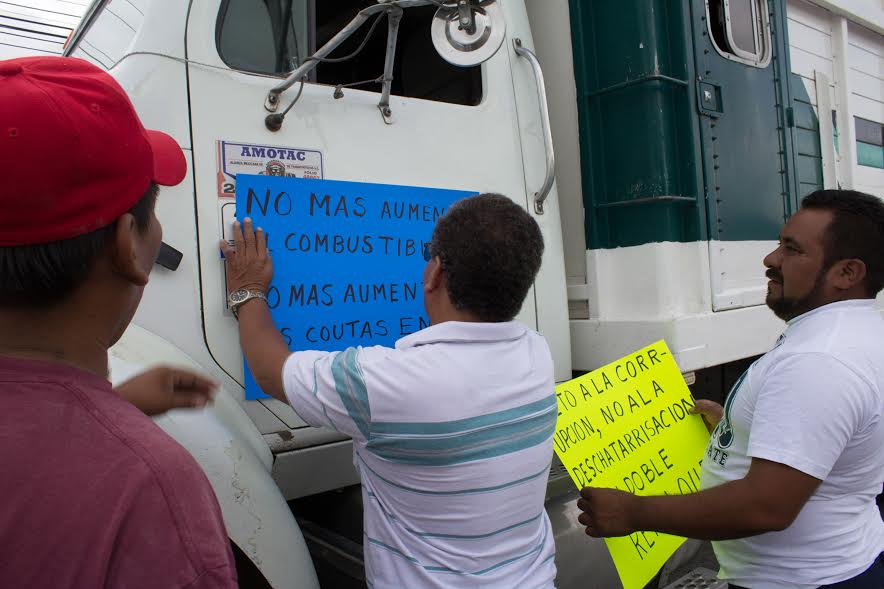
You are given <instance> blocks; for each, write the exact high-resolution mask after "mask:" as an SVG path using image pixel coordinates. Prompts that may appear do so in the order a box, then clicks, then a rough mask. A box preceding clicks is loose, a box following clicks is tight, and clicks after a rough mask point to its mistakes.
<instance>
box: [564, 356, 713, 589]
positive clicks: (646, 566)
mask: <svg viewBox="0 0 884 589" xmlns="http://www.w3.org/2000/svg"><path fill="white" fill-rule="evenodd" d="M556 396H557V397H558V405H559V417H558V421H557V423H556V434H555V438H554V439H555V450H556V454H557V455H558V456H559V459H561V461H562V464H564V465H565V468H566V469H567V470H568V473H569V474H570V475H571V479H572V480H573V481H574V483H575V484H576V485H577V488H578V489H580V488H583V487H585V486H592V487H610V488H616V489H620V490H622V491H628V492H630V493H635V494H636V495H678V494H683V493H691V492H695V491H698V490H699V485H700V462H701V460H702V458H703V451H704V449H705V447H706V442H707V441H708V439H709V434H708V432H707V431H706V427H705V426H704V425H703V421H702V419H701V418H700V417H699V416H697V415H691V414H690V409H691V408H692V407H693V405H694V402H693V398H692V397H691V393H690V391H689V390H688V387H687V385H686V384H685V382H684V379H683V378H682V376H681V372H680V371H679V369H678V366H677V365H676V363H675V360H674V359H673V358H672V354H671V352H670V351H669V348H668V347H667V346H666V342H664V341H663V340H660V341H658V342H656V343H654V344H652V345H650V346H648V347H646V348H644V349H641V350H638V351H637V352H634V353H633V354H630V355H629V356H626V357H624V358H621V359H620V360H617V361H616V362H612V363H611V364H608V365H607V366H603V367H602V368H599V369H598V370H594V371H593V372H590V373H588V374H584V375H583V376H581V377H579V378H575V379H574V380H571V381H568V382H566V383H563V384H561V385H559V386H557V387H556ZM605 541H606V542H607V544H608V549H609V550H610V551H611V556H612V558H613V559H614V565H615V566H616V567H617V572H618V573H619V574H620V580H621V581H622V582H623V587H624V589H641V587H644V585H645V584H646V583H647V582H648V581H649V580H650V579H651V578H653V576H654V575H655V574H656V573H657V571H658V570H659V569H660V567H662V566H663V564H664V563H665V562H666V559H668V558H669V557H670V556H671V555H672V553H673V552H675V550H676V549H677V548H678V547H679V546H680V545H681V543H682V542H684V538H680V537H677V536H670V535H667V534H658V533H657V532H637V533H634V534H629V535H628V536H624V537H620V538H606V539H605Z"/></svg>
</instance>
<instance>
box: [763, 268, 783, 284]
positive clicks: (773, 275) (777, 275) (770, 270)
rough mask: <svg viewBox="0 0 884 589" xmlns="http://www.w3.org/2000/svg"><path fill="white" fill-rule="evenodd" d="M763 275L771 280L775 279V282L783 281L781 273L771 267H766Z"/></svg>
mask: <svg viewBox="0 0 884 589" xmlns="http://www.w3.org/2000/svg"><path fill="white" fill-rule="evenodd" d="M764 275H765V276H767V277H768V278H770V279H771V280H776V281H777V282H782V281H783V275H782V274H780V273H779V272H777V271H776V270H774V269H773V268H768V269H767V272H765V273H764Z"/></svg>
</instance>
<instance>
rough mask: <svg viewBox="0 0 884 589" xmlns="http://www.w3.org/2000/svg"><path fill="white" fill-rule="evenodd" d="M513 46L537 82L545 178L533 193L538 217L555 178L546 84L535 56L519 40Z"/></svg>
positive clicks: (515, 40) (554, 156)
mask: <svg viewBox="0 0 884 589" xmlns="http://www.w3.org/2000/svg"><path fill="white" fill-rule="evenodd" d="M513 46H514V47H515V50H516V54H517V55H519V57H524V58H525V59H527V60H528V63H530V64H531V69H533V70H534V78H535V79H536V81H537V101H538V102H539V103H540V123H541V126H542V127H543V142H544V146H545V147H546V177H545V178H544V179H543V186H541V187H540V190H538V191H537V192H535V193H534V212H535V213H537V214H538V215H542V214H543V203H544V201H546V197H548V196H549V191H550V190H552V185H553V180H555V177H556V154H555V150H554V149H553V138H552V128H551V127H550V124H549V106H548V105H547V104H546V84H545V83H544V81H543V70H542V69H541V68H540V62H539V61H538V60H537V56H536V55H534V52H533V51H531V50H530V49H526V48H525V47H522V40H521V39H513Z"/></svg>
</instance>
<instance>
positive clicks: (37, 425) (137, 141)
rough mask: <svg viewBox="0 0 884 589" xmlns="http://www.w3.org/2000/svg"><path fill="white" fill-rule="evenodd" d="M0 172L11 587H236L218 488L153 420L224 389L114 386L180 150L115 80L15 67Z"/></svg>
mask: <svg viewBox="0 0 884 589" xmlns="http://www.w3.org/2000/svg"><path fill="white" fill-rule="evenodd" d="M0 161H2V162H3V178H2V182H0V415H2V416H3V418H2V419H3V421H2V424H0V464H2V465H3V469H4V472H3V476H2V477H0V498H2V504H0V551H2V553H3V557H2V558H0V586H2V587H38V588H39V587H53V588H65V587H70V588H75V587H76V588H82V587H129V588H136V589H137V588H142V587H143V588H148V587H151V588H154V587H163V588H170V587H181V588H183V587H188V588H192V589H199V588H206V589H209V588H212V589H214V588H225V587H235V586H236V571H235V566H234V564H233V556H232V554H231V550H230V544H229V541H228V539H227V534H226V532H225V529H224V523H223V521H222V519H221V510H220V508H219V506H218V501H217V499H216V498H215V495H214V493H213V491H212V488H211V486H210V485H209V482H208V480H207V479H206V477H205V475H204V474H203V472H202V471H201V470H200V468H199V466H198V465H197V463H196V462H195V461H194V460H193V458H192V457H191V456H190V455H189V454H188V453H187V451H186V450H184V449H183V448H182V447H181V446H179V445H178V444H177V443H176V442H175V441H174V440H172V439H171V438H170V437H169V436H167V435H166V434H165V433H164V432H163V431H162V430H161V429H160V428H158V427H157V426H156V425H155V424H154V423H153V422H152V421H151V420H150V419H149V418H148V417H147V416H146V415H145V413H144V412H148V413H156V412H162V411H164V410H165V409H168V408H170V407H172V406H180V405H200V404H202V403H204V402H205V401H206V400H207V398H208V396H209V393H210V390H211V388H212V384H211V383H210V382H209V381H208V380H206V379H204V378H202V377H198V376H196V375H193V374H190V373H186V372H183V371H176V370H172V369H159V370H155V371H152V372H149V373H147V374H145V375H143V376H142V377H141V378H139V379H135V380H133V381H130V382H129V383H125V384H124V385H121V386H120V387H118V389H117V390H116V391H115V390H114V389H112V388H111V385H110V383H109V382H108V380H107V374H108V357H107V351H108V348H109V347H110V346H112V345H113V344H114V343H115V342H116V341H117V340H118V339H119V338H120V336H121V335H122V334H123V332H124V331H125V329H126V327H127V326H128V324H129V322H130V321H131V319H132V316H133V315H134V313H135V310H136V308H137V307H138V303H139V301H140V300H141V295H142V292H143V290H144V287H145V285H146V284H147V281H148V276H149V275H150V271H151V268H152V267H153V265H154V262H155V261H156V258H157V253H158V251H159V248H160V244H161V241H162V228H161V227H160V224H159V221H157V218H156V216H155V215H154V203H155V201H156V197H157V185H158V184H161V185H167V186H171V185H175V184H178V183H179V182H181V181H182V180H183V179H184V176H185V174H186V162H185V160H184V155H183V153H182V152H181V149H180V147H179V146H178V144H177V143H176V142H175V140H174V139H172V138H171V137H169V136H168V135H166V134H164V133H160V132H158V131H148V130H145V129H144V127H143V126H142V125H141V122H140V121H139V119H138V116H137V115H136V113H135V110H134V109H133V107H132V104H131V102H130V101H129V99H128V97H127V96H126V94H125V93H124V92H123V90H122V88H120V86H119V85H118V84H117V83H116V82H115V81H114V80H113V78H111V77H110V76H109V75H108V74H106V73H105V72H103V71H101V70H100V69H98V68H96V67H95V66H93V65H91V64H89V63H87V62H85V61H82V60H78V59H71V58H55V57H37V58H25V59H16V60H10V61H5V62H0ZM126 399H130V400H132V401H133V402H134V403H135V405H133V404H132V403H130V402H128V401H127V400H126ZM136 405H137V406H138V407H141V408H142V409H143V410H144V412H142V411H140V410H139V409H138V407H136Z"/></svg>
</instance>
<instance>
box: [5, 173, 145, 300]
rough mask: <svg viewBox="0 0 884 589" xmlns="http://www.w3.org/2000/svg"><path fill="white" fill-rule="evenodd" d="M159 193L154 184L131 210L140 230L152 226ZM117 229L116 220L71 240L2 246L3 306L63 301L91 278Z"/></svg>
mask: <svg viewBox="0 0 884 589" xmlns="http://www.w3.org/2000/svg"><path fill="white" fill-rule="evenodd" d="M158 192H159V187H158V186H157V185H156V184H154V183H151V185H150V187H149V188H148V189H147V191H146V192H145V193H144V195H142V197H141V198H140V199H139V200H138V202H136V203H135V205H133V206H132V208H131V209H129V211H128V212H129V213H130V214H131V215H132V216H133V217H134V218H135V225H136V227H138V230H139V231H145V230H146V229H147V227H148V225H150V219H151V214H152V213H153V208H154V204H155V203H156V198H157V193H158ZM116 226H117V222H116V221H114V222H113V223H111V224H110V225H107V226H105V227H102V228H101V229H98V230H96V231H92V232H90V233H86V234H84V235H78V236H77V237H71V238H70V239H62V240H60V241H52V242H49V243H39V244H33V245H16V246H9V247H0V276H2V277H3V278H2V280H0V307H13V308H32V309H33V308H38V309H39V308H45V307H50V306H52V305H55V304H57V303H59V302H61V301H63V300H64V299H65V298H67V297H68V296H69V295H70V294H71V293H72V292H73V291H74V290H76V288H77V287H79V286H80V285H81V284H82V283H83V281H85V280H86V278H87V277H88V276H89V273H90V272H91V271H92V266H93V265H94V264H95V261H96V259H98V255H99V254H100V253H101V252H102V251H104V248H105V247H106V245H107V242H108V240H109V239H110V236H112V235H113V233H114V231H115V230H116Z"/></svg>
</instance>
